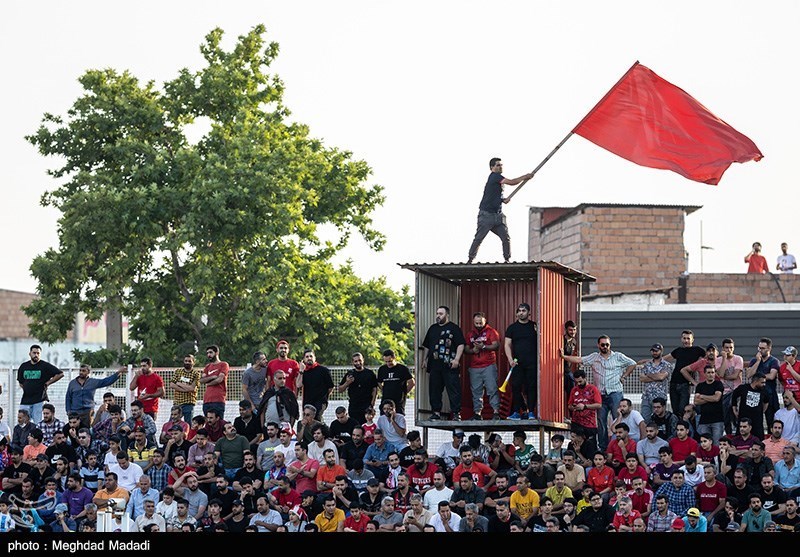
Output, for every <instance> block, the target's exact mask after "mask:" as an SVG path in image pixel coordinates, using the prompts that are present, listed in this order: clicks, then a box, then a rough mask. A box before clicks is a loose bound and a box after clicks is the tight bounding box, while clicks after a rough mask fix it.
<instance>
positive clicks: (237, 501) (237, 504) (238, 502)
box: [231, 499, 244, 507]
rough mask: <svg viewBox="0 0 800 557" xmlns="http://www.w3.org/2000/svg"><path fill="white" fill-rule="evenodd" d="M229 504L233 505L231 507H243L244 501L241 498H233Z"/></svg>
mask: <svg viewBox="0 0 800 557" xmlns="http://www.w3.org/2000/svg"><path fill="white" fill-rule="evenodd" d="M231 506H233V507H244V501H242V500H241V499H234V500H233V503H231Z"/></svg>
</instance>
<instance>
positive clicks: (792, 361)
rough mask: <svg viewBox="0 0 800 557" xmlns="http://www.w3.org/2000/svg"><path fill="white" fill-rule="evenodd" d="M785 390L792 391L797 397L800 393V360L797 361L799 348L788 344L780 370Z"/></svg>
mask: <svg viewBox="0 0 800 557" xmlns="http://www.w3.org/2000/svg"><path fill="white" fill-rule="evenodd" d="M778 374H779V377H780V379H781V385H783V390H784V392H786V391H791V392H792V394H793V395H794V396H795V398H797V395H798V393H800V362H798V361H797V348H795V347H794V346H787V347H786V349H785V350H784V351H783V363H782V364H781V367H780V369H779V371H778Z"/></svg>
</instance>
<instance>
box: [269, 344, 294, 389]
mask: <svg viewBox="0 0 800 557" xmlns="http://www.w3.org/2000/svg"><path fill="white" fill-rule="evenodd" d="M275 350H276V352H277V353H278V356H277V357H276V358H273V359H271V360H270V361H269V363H267V387H268V388H269V387H272V386H274V384H275V381H274V376H275V372H276V371H278V370H281V371H283V372H284V373H285V374H286V376H285V377H286V383H285V385H284V386H285V387H286V388H287V389H289V390H290V391H292V392H293V393H294V395H295V397H297V391H298V389H299V388H300V387H302V386H303V377H302V376H301V375H300V364H299V363H298V362H297V360H293V359H291V358H290V357H289V341H288V340H285V339H281V340H279V341H278V343H277V344H276V345H275Z"/></svg>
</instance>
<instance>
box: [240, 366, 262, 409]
mask: <svg viewBox="0 0 800 557" xmlns="http://www.w3.org/2000/svg"><path fill="white" fill-rule="evenodd" d="M266 388H267V356H266V354H264V353H263V352H256V353H254V354H253V358H252V365H250V367H248V368H247V369H246V370H244V372H243V373H242V400H246V401H248V402H249V403H250V405H251V407H252V408H253V409H256V408H258V405H259V404H261V393H263V392H264V391H265V390H266Z"/></svg>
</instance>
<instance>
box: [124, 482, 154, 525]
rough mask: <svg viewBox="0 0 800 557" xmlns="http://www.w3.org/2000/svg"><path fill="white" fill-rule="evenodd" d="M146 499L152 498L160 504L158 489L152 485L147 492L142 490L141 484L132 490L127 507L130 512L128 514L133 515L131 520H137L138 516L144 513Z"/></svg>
mask: <svg viewBox="0 0 800 557" xmlns="http://www.w3.org/2000/svg"><path fill="white" fill-rule="evenodd" d="M145 499H152V500H153V503H156V504H158V491H156V490H155V489H153V488H152V487H151V488H150V489H148V490H147V493H142V490H141V488H140V487H139V486H137V487H136V489H134V490H133V491H131V497H130V500H128V506H127V507H126V508H125V512H127V513H128V516H130V517H131V520H136V518H137V517H139V516H141V515H143V514H144V500H145Z"/></svg>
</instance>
